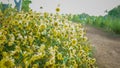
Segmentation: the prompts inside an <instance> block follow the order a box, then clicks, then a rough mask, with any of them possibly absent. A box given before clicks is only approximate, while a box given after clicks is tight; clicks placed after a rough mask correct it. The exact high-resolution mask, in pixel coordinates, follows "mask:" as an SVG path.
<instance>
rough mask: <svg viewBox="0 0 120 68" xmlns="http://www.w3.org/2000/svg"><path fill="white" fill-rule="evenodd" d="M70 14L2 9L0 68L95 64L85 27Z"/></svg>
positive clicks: (90, 67)
mask: <svg viewBox="0 0 120 68" xmlns="http://www.w3.org/2000/svg"><path fill="white" fill-rule="evenodd" d="M67 18H68V17H67V16H65V15H59V14H58V13H57V14H49V13H47V12H45V13H36V12H33V11H29V12H19V13H17V12H15V11H14V12H13V11H10V10H9V11H8V10H6V11H5V12H4V13H2V12H0V68H95V59H94V58H92V57H91V49H92V48H91V46H90V44H89V43H88V39H87V37H86V36H85V31H84V28H83V27H82V25H81V24H76V23H72V22H71V21H69V20H68V19H67Z"/></svg>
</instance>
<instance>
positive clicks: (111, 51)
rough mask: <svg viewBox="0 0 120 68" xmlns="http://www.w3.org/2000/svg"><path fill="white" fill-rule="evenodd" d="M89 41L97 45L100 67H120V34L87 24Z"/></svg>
mask: <svg viewBox="0 0 120 68" xmlns="http://www.w3.org/2000/svg"><path fill="white" fill-rule="evenodd" d="M85 28H86V31H87V37H88V38H89V42H90V43H91V44H92V45H93V46H94V47H95V51H94V57H95V58H96V60H97V65H98V68H120V36H118V35H113V34H111V33H109V32H105V31H104V30H103V29H99V28H95V27H91V26H88V25H87V26H85Z"/></svg>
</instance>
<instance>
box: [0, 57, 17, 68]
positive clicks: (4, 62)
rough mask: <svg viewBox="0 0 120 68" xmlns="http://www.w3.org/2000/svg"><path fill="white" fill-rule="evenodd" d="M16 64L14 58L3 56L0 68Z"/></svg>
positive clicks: (8, 67)
mask: <svg viewBox="0 0 120 68" xmlns="http://www.w3.org/2000/svg"><path fill="white" fill-rule="evenodd" d="M14 67H15V64H14V60H13V59H12V58H8V57H6V58H3V59H2V60H1V61H0V68H14Z"/></svg>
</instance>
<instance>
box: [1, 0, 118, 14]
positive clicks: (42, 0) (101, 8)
mask: <svg viewBox="0 0 120 68" xmlns="http://www.w3.org/2000/svg"><path fill="white" fill-rule="evenodd" d="M0 1H2V2H4V3H5V1H6V2H7V1H8V0H0ZM13 1H14V0H9V2H10V3H14V2H13ZM58 4H59V5H60V9H61V11H60V13H73V14H77V13H88V14H90V15H104V14H105V10H110V9H112V8H114V7H116V6H118V5H120V0H33V1H32V4H31V5H30V7H31V8H32V9H33V10H35V11H46V12H52V13H54V12H55V8H56V7H57V5H58ZM13 5H14V4H13ZM41 6H42V7H43V9H40V7H41Z"/></svg>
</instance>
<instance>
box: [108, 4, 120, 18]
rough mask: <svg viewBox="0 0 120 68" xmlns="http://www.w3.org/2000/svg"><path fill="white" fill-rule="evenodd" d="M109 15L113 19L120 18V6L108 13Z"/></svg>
mask: <svg viewBox="0 0 120 68" xmlns="http://www.w3.org/2000/svg"><path fill="white" fill-rule="evenodd" d="M108 15H109V16H111V17H119V18H120V5H119V6H117V7H115V8H113V9H112V10H110V11H108Z"/></svg>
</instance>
